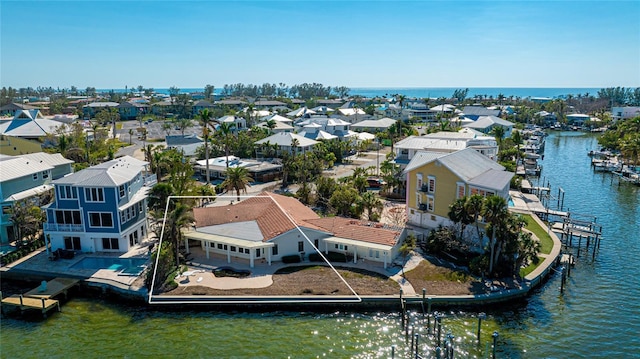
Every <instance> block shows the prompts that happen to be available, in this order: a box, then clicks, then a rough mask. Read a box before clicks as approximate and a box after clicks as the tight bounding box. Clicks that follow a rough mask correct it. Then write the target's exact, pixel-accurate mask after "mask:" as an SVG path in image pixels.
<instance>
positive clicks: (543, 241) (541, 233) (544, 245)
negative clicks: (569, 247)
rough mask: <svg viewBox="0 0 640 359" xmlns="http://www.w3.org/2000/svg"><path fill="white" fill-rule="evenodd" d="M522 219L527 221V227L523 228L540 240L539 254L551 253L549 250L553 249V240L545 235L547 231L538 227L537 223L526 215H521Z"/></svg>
mask: <svg viewBox="0 0 640 359" xmlns="http://www.w3.org/2000/svg"><path fill="white" fill-rule="evenodd" d="M522 217H523V218H524V219H525V220H526V221H527V226H526V227H525V228H526V229H528V230H530V231H531V232H533V234H534V235H535V236H536V237H538V239H540V245H541V248H540V253H544V254H549V253H551V249H553V240H552V239H551V236H550V235H549V234H547V229H546V228H542V227H540V225H539V224H538V222H536V221H535V220H534V219H533V218H531V216H530V215H528V214H523V215H522Z"/></svg>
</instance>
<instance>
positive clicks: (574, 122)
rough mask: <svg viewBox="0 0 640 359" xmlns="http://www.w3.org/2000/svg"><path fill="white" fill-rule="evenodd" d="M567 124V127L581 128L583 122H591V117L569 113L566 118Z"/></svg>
mask: <svg viewBox="0 0 640 359" xmlns="http://www.w3.org/2000/svg"><path fill="white" fill-rule="evenodd" d="M566 117H567V124H568V125H569V126H578V127H581V126H583V125H584V123H585V122H587V121H591V116H589V115H585V114H582V113H571V114H568V115H567V116H566Z"/></svg>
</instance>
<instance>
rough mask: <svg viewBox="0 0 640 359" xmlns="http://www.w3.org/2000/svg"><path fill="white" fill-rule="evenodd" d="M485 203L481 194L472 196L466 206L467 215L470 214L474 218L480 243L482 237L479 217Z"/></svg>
mask: <svg viewBox="0 0 640 359" xmlns="http://www.w3.org/2000/svg"><path fill="white" fill-rule="evenodd" d="M483 202H484V197H482V196H481V195H479V194H474V195H471V197H469V198H467V201H466V202H465V204H464V206H465V208H466V210H467V213H469V215H470V216H471V217H473V221H474V222H475V224H476V233H477V235H478V240H479V241H481V240H482V235H481V234H480V224H479V217H480V215H481V214H482V206H483Z"/></svg>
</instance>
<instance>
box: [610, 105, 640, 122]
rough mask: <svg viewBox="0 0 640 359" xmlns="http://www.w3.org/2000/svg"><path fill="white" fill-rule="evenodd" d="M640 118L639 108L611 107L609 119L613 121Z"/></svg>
mask: <svg viewBox="0 0 640 359" xmlns="http://www.w3.org/2000/svg"><path fill="white" fill-rule="evenodd" d="M634 117H640V106H624V107H611V118H612V119H613V120H614V121H618V120H626V119H628V118H634Z"/></svg>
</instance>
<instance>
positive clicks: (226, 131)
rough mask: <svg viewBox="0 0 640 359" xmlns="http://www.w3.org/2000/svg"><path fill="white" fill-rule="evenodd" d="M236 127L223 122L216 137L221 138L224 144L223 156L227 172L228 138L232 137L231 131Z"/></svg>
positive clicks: (233, 124)
mask: <svg viewBox="0 0 640 359" xmlns="http://www.w3.org/2000/svg"><path fill="white" fill-rule="evenodd" d="M235 127H236V124H235V123H231V122H223V123H221V124H220V126H219V127H218V135H219V136H221V137H222V139H223V142H224V155H225V156H226V158H227V172H228V171H229V137H231V135H233V129H234V128H235Z"/></svg>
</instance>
